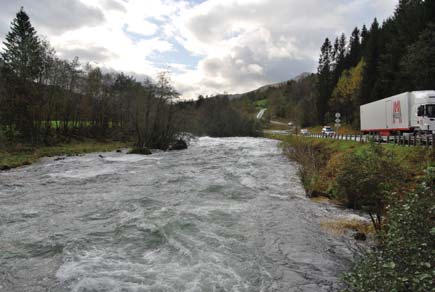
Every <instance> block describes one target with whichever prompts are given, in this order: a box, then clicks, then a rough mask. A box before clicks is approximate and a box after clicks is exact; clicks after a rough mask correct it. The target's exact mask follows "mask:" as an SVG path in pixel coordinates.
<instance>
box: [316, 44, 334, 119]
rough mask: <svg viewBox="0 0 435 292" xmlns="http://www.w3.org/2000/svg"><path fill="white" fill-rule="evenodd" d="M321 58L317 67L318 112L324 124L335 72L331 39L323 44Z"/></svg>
mask: <svg viewBox="0 0 435 292" xmlns="http://www.w3.org/2000/svg"><path fill="white" fill-rule="evenodd" d="M320 51H321V53H320V58H319V67H318V68H317V75H318V81H317V82H318V83H317V88H318V92H319V94H318V96H317V102H316V105H317V113H318V118H319V119H318V123H319V124H322V123H323V122H324V120H323V119H324V118H325V115H326V113H327V112H328V102H329V98H330V97H331V94H332V90H333V89H334V87H333V86H334V85H333V73H332V62H333V59H332V58H333V56H332V45H331V42H330V41H329V39H326V40H325V42H324V43H323V45H322V48H321V50H320Z"/></svg>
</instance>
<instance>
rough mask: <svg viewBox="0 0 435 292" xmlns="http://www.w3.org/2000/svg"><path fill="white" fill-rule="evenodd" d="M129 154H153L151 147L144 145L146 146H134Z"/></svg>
mask: <svg viewBox="0 0 435 292" xmlns="http://www.w3.org/2000/svg"><path fill="white" fill-rule="evenodd" d="M127 154H140V155H151V154H153V153H152V152H151V150H150V149H148V148H146V147H144V148H133V149H131V150H130V151H128V153H127Z"/></svg>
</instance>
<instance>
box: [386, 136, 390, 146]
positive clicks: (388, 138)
mask: <svg viewBox="0 0 435 292" xmlns="http://www.w3.org/2000/svg"><path fill="white" fill-rule="evenodd" d="M387 144H390V135H388V136H387Z"/></svg>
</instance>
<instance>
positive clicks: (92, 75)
mask: <svg viewBox="0 0 435 292" xmlns="http://www.w3.org/2000/svg"><path fill="white" fill-rule="evenodd" d="M4 45H5V49H4V51H3V52H2V54H1V58H0V146H2V145H8V144H14V143H17V142H22V143H31V144H46V145H52V144H55V143H58V142H62V141H68V140H70V139H72V138H74V139H80V138H84V137H89V138H95V139H106V138H110V139H116V140H134V141H135V143H136V145H137V146H138V147H149V148H159V149H167V148H168V147H169V145H170V144H171V143H172V142H173V141H174V140H176V139H178V137H179V133H180V132H181V131H188V132H192V131H193V132H196V133H199V134H209V135H214V136H225V135H233V134H234V135H239V134H240V135H242V134H245V133H246V134H249V133H253V132H252V131H251V130H248V131H245V130H244V129H242V128H243V127H245V126H246V127H248V128H249V129H251V128H252V127H253V126H252V121H249V122H248V121H246V120H245V116H243V115H242V114H241V113H240V111H236V110H234V108H233V107H232V106H230V105H229V103H228V102H227V101H225V100H217V99H214V100H210V101H204V100H200V101H198V102H197V103H195V105H194V106H191V107H190V109H189V110H187V108H189V106H188V105H187V104H185V105H178V106H176V99H177V98H178V97H179V94H178V93H177V92H176V91H175V90H174V88H173V87H172V85H171V83H170V78H169V76H168V74H167V73H165V72H163V73H161V74H160V75H159V76H158V77H157V79H156V80H154V81H152V80H150V79H147V80H145V81H143V82H138V81H136V80H135V78H133V77H131V76H127V75H125V74H123V73H118V72H112V73H104V72H102V71H101V69H100V68H98V67H93V66H91V65H89V64H86V65H84V66H83V65H81V64H80V63H79V59H78V58H75V59H74V60H72V61H67V60H62V59H60V58H59V57H58V56H57V55H56V52H55V50H54V49H53V48H52V47H51V46H50V44H49V43H48V42H47V41H46V40H44V39H41V38H40V37H39V36H38V35H37V33H36V30H35V29H34V28H33V27H32V25H31V23H30V19H29V17H28V15H27V14H26V12H25V11H24V10H23V8H22V9H21V10H20V11H19V12H18V13H17V15H16V17H15V19H14V20H13V22H12V24H11V28H10V32H9V33H8V34H7V36H6V41H5V42H4ZM187 111H190V115H187ZM222 119H223V120H225V121H223V120H222ZM230 125H231V126H230ZM235 129H236V130H235Z"/></svg>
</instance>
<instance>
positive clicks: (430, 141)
mask: <svg viewBox="0 0 435 292" xmlns="http://www.w3.org/2000/svg"><path fill="white" fill-rule="evenodd" d="M303 136H305V137H313V138H324V139H332V140H344V141H355V142H360V143H367V142H370V141H374V142H377V143H386V144H394V145H402V146H421V147H428V148H429V147H432V148H433V149H435V143H434V141H435V134H431V135H422V136H417V135H412V136H411V135H409V136H372V135H362V134H360V135H345V134H333V135H326V134H315V133H313V134H307V135H303Z"/></svg>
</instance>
